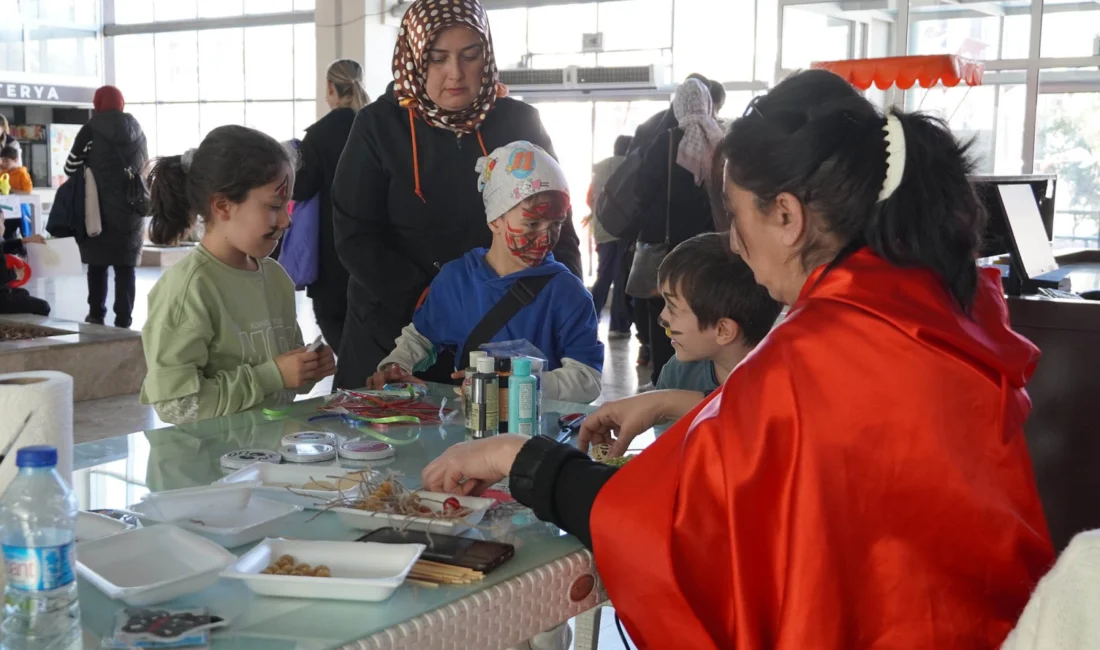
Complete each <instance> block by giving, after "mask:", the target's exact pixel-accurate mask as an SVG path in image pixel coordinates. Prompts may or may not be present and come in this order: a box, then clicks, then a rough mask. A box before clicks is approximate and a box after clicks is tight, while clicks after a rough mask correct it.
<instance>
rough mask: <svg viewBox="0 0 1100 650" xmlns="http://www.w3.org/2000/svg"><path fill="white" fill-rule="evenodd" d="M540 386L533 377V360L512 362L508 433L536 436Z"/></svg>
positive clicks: (523, 359) (519, 358) (509, 385)
mask: <svg viewBox="0 0 1100 650" xmlns="http://www.w3.org/2000/svg"><path fill="white" fill-rule="evenodd" d="M538 402H539V398H538V385H537V381H536V380H535V378H534V377H532V376H531V360H530V359H528V358H527V357H518V358H516V359H514V360H512V376H511V377H509V378H508V431H510V432H511V433H522V434H523V435H525V436H533V435H535V433H536V432H537V431H536V425H537V424H538V420H537V417H538V415H537V408H538Z"/></svg>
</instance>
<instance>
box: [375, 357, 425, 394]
mask: <svg viewBox="0 0 1100 650" xmlns="http://www.w3.org/2000/svg"><path fill="white" fill-rule="evenodd" d="M397 382H413V383H421V382H420V380H419V379H417V378H416V377H414V376H413V374H412V373H411V372H409V371H408V370H405V369H404V368H402V367H401V366H399V365H397V364H396V363H391V364H389V365H388V366H386V367H385V368H383V369H381V370H379V371H378V372H376V373H374V374H373V375H371V377H370V379H368V380H367V390H381V389H382V387H383V386H385V385H386V384H394V383H397Z"/></svg>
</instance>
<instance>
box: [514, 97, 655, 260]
mask: <svg viewBox="0 0 1100 650" xmlns="http://www.w3.org/2000/svg"><path fill="white" fill-rule="evenodd" d="M531 104H532V105H533V106H535V107H536V108H538V110H539V115H540V116H541V118H542V125H543V127H544V128H545V129H546V132H547V133H548V134H549V135H550V140H551V142H553V143H554V151H555V153H557V155H558V161H559V162H561V165H562V168H563V169H564V170H565V177H566V179H567V180H568V181H569V191H570V198H571V199H572V205H573V225H574V227H575V228H576V229H577V234H578V235H579V236H580V238H581V260H582V263H583V271H584V276H585V280H589V281H590V280H592V279H594V278H595V274H596V246H595V243H594V242H593V241H592V237H591V233H590V231H589V230H588V229H586V228H585V227H584V226H583V225H582V221H583V220H584V218H585V217H587V216H588V215H589V214H591V212H592V211H591V210H590V209H589V208H588V204H587V202H586V199H587V196H588V187H589V185H590V184H591V181H592V165H593V164H595V163H597V162H599V161H601V160H603V159H605V158H608V157H610V156H611V155H612V154H613V153H614V146H615V139H616V138H618V137H619V136H620V135H634V130H635V129H637V128H638V126H639V125H641V123H642V122H644V121H646V120H647V119H649V118H650V117H651V116H653V115H654V114H655V113H657V112H659V111H662V110H664V109H666V108H668V100H649V99H645V100H638V101H619V100H616V101H606V100H597V101H542V102H540V101H531Z"/></svg>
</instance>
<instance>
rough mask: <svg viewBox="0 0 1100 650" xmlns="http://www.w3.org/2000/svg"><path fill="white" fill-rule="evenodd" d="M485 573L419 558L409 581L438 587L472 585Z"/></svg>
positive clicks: (410, 573)
mask: <svg viewBox="0 0 1100 650" xmlns="http://www.w3.org/2000/svg"><path fill="white" fill-rule="evenodd" d="M484 577H485V574H484V573H482V572H480V571H474V570H473V569H467V568H465V567H460V566H454V565H451V564H442V563H440V562H432V561H431V560H419V561H418V562H417V563H416V564H414V565H413V568H412V571H410V572H409V578H408V579H409V581H411V582H413V583H415V584H418V585H421V586H425V587H427V586H430V587H436V586H438V585H470V584H473V583H475V582H479V581H481V580H482V579H483V578H484Z"/></svg>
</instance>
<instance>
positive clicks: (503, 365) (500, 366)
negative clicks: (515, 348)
mask: <svg viewBox="0 0 1100 650" xmlns="http://www.w3.org/2000/svg"><path fill="white" fill-rule="evenodd" d="M496 363H497V386H499V387H500V432H501V433H508V405H509V404H511V402H510V401H509V400H508V386H509V384H508V378H509V377H511V376H512V358H511V357H499V358H497V359H496Z"/></svg>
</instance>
